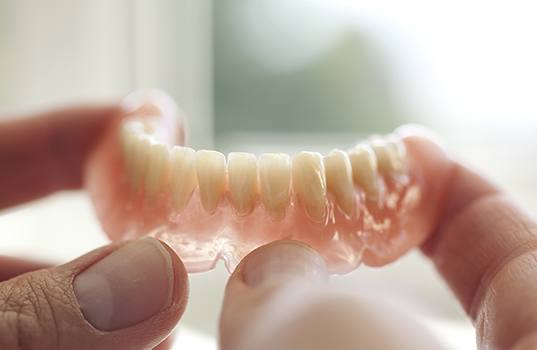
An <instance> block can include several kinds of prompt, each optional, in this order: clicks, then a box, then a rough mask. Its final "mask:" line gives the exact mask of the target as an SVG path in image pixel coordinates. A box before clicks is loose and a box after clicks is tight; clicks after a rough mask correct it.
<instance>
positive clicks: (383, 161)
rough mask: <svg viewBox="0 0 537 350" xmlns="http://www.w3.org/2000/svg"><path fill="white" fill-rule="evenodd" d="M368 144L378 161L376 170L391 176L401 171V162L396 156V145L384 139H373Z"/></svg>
mask: <svg viewBox="0 0 537 350" xmlns="http://www.w3.org/2000/svg"><path fill="white" fill-rule="evenodd" d="M369 144H370V146H371V148H372V149H373V151H374V152H375V155H376V156H377V159H378V168H379V170H380V172H381V173H383V174H391V173H394V172H400V171H401V165H402V160H401V159H400V158H399V156H398V155H397V153H396V152H397V150H396V148H395V147H396V145H395V144H394V143H393V142H391V143H390V142H388V141H386V140H385V139H384V138H381V137H374V138H372V139H371V140H370V141H369Z"/></svg>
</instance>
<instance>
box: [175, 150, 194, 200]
mask: <svg viewBox="0 0 537 350" xmlns="http://www.w3.org/2000/svg"><path fill="white" fill-rule="evenodd" d="M170 159H171V169H170V178H171V180H170V181H171V190H172V205H173V207H174V208H175V209H176V210H177V211H181V210H183V209H184V208H185V206H186V204H187V203H188V201H189V200H190V196H191V195H192V192H193V191H194V189H195V188H196V185H197V177H196V151H194V150H193V149H192V148H189V147H180V146H174V147H173V148H172V151H171V153H170Z"/></svg>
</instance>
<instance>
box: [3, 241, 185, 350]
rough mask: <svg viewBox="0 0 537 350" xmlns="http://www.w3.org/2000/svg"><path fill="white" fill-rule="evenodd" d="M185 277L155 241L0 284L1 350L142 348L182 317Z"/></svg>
mask: <svg viewBox="0 0 537 350" xmlns="http://www.w3.org/2000/svg"><path fill="white" fill-rule="evenodd" d="M187 292H188V279H187V274H186V271H185V269H184V266H183V264H182V263H181V261H180V260H179V258H178V257H177V255H176V254H175V253H173V251H172V250H171V249H170V248H169V247H167V246H166V245H164V244H163V243H161V242H160V241H158V240H156V239H153V238H144V239H141V240H137V241H131V242H122V243H116V244H111V245H108V246H105V247H103V248H100V249H97V250H95V251H92V252H90V253H88V254H86V255H84V256H82V257H80V258H78V259H76V260H74V261H72V262H69V263H67V264H65V265H61V266H58V267H54V268H50V269H44V270H38V271H34V272H31V273H27V274H24V275H20V276H18V277H16V278H13V279H10V280H7V281H5V282H2V283H0V348H1V349H111V348H113V349H147V348H152V347H154V346H156V345H157V344H159V343H160V342H161V341H162V340H163V339H165V338H166V336H167V335H168V334H169V333H170V332H171V331H172V329H173V328H174V327H175V325H176V323H177V322H178V321H179V319H180V318H181V315H182V314H183V311H184V308H185V305H186V300H187V294H188V293H187Z"/></svg>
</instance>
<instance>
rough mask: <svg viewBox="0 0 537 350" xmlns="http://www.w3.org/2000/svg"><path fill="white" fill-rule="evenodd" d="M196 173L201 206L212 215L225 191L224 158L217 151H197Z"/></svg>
mask: <svg viewBox="0 0 537 350" xmlns="http://www.w3.org/2000/svg"><path fill="white" fill-rule="evenodd" d="M196 173H197V176H198V185H199V193H200V200H201V204H202V206H203V208H204V209H205V210H206V211H207V212H208V213H210V214H212V213H214V212H215V211H216V208H217V206H218V203H219V202H220V199H221V198H222V196H223V194H224V192H225V189H226V157H225V156H224V155H223V154H222V153H220V152H217V151H207V150H202V151H198V152H197V153H196Z"/></svg>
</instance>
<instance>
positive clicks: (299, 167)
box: [292, 152, 326, 221]
mask: <svg viewBox="0 0 537 350" xmlns="http://www.w3.org/2000/svg"><path fill="white" fill-rule="evenodd" d="M292 173H293V189H294V191H295V192H296V194H297V195H298V198H299V199H300V201H301V203H302V205H304V207H305V209H306V212H307V213H308V214H309V216H310V217H311V218H312V219H313V220H315V221H322V220H323V219H324V217H325V214H326V179H325V176H324V166H323V158H322V156H321V155H320V154H319V153H315V152H300V153H299V154H297V155H296V156H295V157H294V159H293V169H292Z"/></svg>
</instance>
